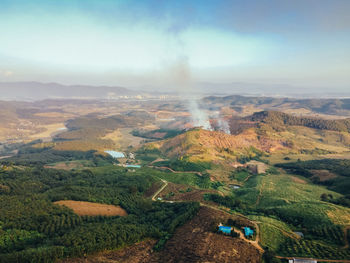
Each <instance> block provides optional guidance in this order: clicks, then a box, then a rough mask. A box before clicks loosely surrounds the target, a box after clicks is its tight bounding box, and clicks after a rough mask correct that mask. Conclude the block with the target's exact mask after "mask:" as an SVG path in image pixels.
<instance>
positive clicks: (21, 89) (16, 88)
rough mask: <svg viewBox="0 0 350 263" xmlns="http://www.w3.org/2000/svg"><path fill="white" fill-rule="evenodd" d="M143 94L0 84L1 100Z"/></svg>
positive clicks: (81, 87) (104, 88)
mask: <svg viewBox="0 0 350 263" xmlns="http://www.w3.org/2000/svg"><path fill="white" fill-rule="evenodd" d="M143 93H145V92H138V91H134V90H129V89H126V88H123V87H111V86H89V85H63V84H59V83H41V82H0V94H1V95H0V97H1V99H16V100H18V99H24V100H43V99H48V98H108V97H119V96H137V95H141V94H143Z"/></svg>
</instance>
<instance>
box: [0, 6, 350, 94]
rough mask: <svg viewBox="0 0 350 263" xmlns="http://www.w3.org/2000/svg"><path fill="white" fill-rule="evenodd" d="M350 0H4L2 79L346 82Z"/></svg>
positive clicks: (342, 85)
mask: <svg viewBox="0 0 350 263" xmlns="http://www.w3.org/2000/svg"><path fill="white" fill-rule="evenodd" d="M349 13H350V1H348V0H255V1H252V0H245V1H234V0H231V1H218V0H216V1H215V0H212V1H206V0H201V1H194V0H193V1H191V0H187V1H181V0H176V1H170V0H169V1H161V0H153V1H141V0H139V1H125V0H124V1H103V0H60V1H58V0H57V1H35V0H32V1H18V0H10V1H7V0H0V81H24V80H25V81H27V80H36V81H55V82H62V83H68V84H69V83H84V84H108V85H123V86H144V85H150V86H159V87H164V88H166V87H170V86H172V85H175V86H176V85H180V84H181V83H182V82H183V81H190V82H215V83H230V82H242V81H243V82H258V83H284V84H292V85H298V86H305V87H315V89H316V88H318V87H320V86H322V87H333V88H334V87H335V88H337V89H339V90H345V89H348V88H349V84H350V72H349V71H350V41H349V40H350V16H349V15H348V14H349Z"/></svg>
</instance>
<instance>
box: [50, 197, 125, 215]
mask: <svg viewBox="0 0 350 263" xmlns="http://www.w3.org/2000/svg"><path fill="white" fill-rule="evenodd" d="M55 204H58V205H64V206H66V207H69V208H70V209H72V210H73V211H74V213H76V214H78V215H80V216H99V215H102V216H126V215H127V212H126V211H125V210H124V209H123V208H121V207H120V206H115V205H106V204H98V203H91V202H82V201H73V200H62V201H57V202H55Z"/></svg>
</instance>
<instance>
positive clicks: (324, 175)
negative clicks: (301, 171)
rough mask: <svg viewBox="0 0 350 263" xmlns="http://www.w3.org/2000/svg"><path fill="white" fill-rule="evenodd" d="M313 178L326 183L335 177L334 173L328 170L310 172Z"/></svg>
mask: <svg viewBox="0 0 350 263" xmlns="http://www.w3.org/2000/svg"><path fill="white" fill-rule="evenodd" d="M311 172H312V174H313V176H312V177H313V178H314V177H318V178H319V179H320V182H324V181H328V180H330V179H333V178H336V177H337V175H336V174H334V173H331V172H330V171H328V170H311Z"/></svg>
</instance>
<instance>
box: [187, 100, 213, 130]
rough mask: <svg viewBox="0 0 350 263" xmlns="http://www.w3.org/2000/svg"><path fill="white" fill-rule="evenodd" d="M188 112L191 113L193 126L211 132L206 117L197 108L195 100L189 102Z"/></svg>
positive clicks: (203, 112)
mask: <svg viewBox="0 0 350 263" xmlns="http://www.w3.org/2000/svg"><path fill="white" fill-rule="evenodd" d="M189 111H190V113H191V117H192V122H193V126H195V127H201V128H202V129H204V130H212V127H211V125H210V122H209V118H208V115H207V114H206V112H205V111H203V110H201V109H200V108H199V106H198V103H197V101H196V100H195V99H190V100H189Z"/></svg>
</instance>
